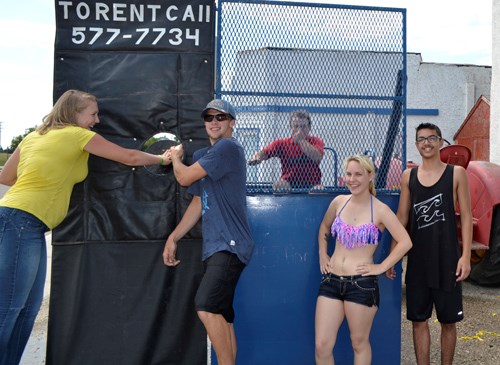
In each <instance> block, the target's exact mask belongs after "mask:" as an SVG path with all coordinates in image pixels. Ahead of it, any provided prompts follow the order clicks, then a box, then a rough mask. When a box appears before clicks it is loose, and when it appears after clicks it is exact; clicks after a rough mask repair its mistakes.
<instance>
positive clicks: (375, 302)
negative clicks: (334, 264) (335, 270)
mask: <svg viewBox="0 0 500 365" xmlns="http://www.w3.org/2000/svg"><path fill="white" fill-rule="evenodd" d="M320 295H321V296H324V297H327V298H331V299H337V300H342V301H347V302H353V303H358V304H362V305H366V306H367V307H373V306H376V307H378V306H379V304H380V294H379V287H378V279H377V277H376V276H372V275H370V276H361V275H351V276H338V275H335V274H331V273H330V274H324V275H323V276H322V278H321V284H320V286H319V293H318V296H320Z"/></svg>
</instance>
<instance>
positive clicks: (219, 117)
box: [203, 114, 230, 123]
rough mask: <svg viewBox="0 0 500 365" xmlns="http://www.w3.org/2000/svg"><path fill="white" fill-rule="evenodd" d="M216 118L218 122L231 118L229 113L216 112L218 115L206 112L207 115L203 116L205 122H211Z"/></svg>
mask: <svg viewBox="0 0 500 365" xmlns="http://www.w3.org/2000/svg"><path fill="white" fill-rule="evenodd" d="M214 118H215V120H216V121H218V122H222V121H224V120H228V119H229V118H230V115H229V114H216V115H210V114H205V116H204V117H203V120H204V121H205V122H207V123H208V122H211V121H212V120H214Z"/></svg>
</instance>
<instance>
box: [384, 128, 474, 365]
mask: <svg viewBox="0 0 500 365" xmlns="http://www.w3.org/2000/svg"><path fill="white" fill-rule="evenodd" d="M415 145H416V147H417V149H418V151H419V153H420V156H421V157H422V164H421V165H420V166H419V167H416V168H413V169H407V170H406V171H404V172H403V176H402V178H401V196H400V200H399V206H398V212H397V216H398V218H399V220H400V221H401V223H402V224H403V225H404V226H406V227H407V229H408V232H409V234H410V237H411V239H412V243H413V247H412V249H411V250H410V251H409V252H408V261H407V266H406V278H405V283H406V308H407V319H408V320H410V321H412V323H413V344H414V347H415V356H416V358H417V364H418V365H424V364H429V363H430V332H429V326H428V320H429V318H430V317H431V315H432V309H433V307H434V308H435V310H436V316H437V319H438V321H439V322H440V324H441V342H440V343H441V357H442V358H441V364H450V365H451V364H452V363H453V356H454V353H455V345H456V339H457V330H456V323H457V322H459V321H461V320H462V319H463V306H462V287H461V281H462V280H465V279H466V278H467V277H468V276H469V273H470V251H471V245H472V212H471V205H470V193H469V184H468V179H467V173H466V172H465V169H464V168H463V167H461V166H452V165H447V164H445V163H443V162H442V161H441V159H440V155H439V150H440V148H441V147H442V145H443V139H442V136H441V130H440V129H439V127H437V126H436V125H434V124H431V123H422V124H420V125H419V126H418V127H417V132H416V143H415ZM457 204H458V205H459V206H460V227H461V237H462V247H461V249H460V243H459V240H458V227H457V223H456V218H455V206H456V205H457ZM393 245H395V242H394V241H393ZM387 276H388V277H389V278H391V279H393V278H394V277H395V271H394V269H392V270H389V271H388V272H387Z"/></svg>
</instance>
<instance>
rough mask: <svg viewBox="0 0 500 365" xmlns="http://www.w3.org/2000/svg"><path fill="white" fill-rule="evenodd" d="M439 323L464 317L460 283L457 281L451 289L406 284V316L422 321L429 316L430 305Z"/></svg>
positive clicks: (455, 320)
mask: <svg viewBox="0 0 500 365" xmlns="http://www.w3.org/2000/svg"><path fill="white" fill-rule="evenodd" d="M433 306H434V307H435V308H436V317H437V319H438V321H439V322H441V323H456V322H460V321H461V320H462V319H464V309H463V303H462V284H461V283H460V282H457V283H456V285H455V287H454V288H453V289H452V290H451V291H445V290H442V289H433V288H428V287H425V286H421V285H408V284H407V285H406V318H407V319H408V320H410V321H412V322H423V321H426V320H428V319H429V318H431V315H432V307H433Z"/></svg>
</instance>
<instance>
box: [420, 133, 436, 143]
mask: <svg viewBox="0 0 500 365" xmlns="http://www.w3.org/2000/svg"><path fill="white" fill-rule="evenodd" d="M440 140H441V137H439V136H435V135H432V136H429V137H418V138H417V139H416V140H415V141H416V142H417V143H424V142H425V141H427V142H429V143H436V142H437V141H440Z"/></svg>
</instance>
